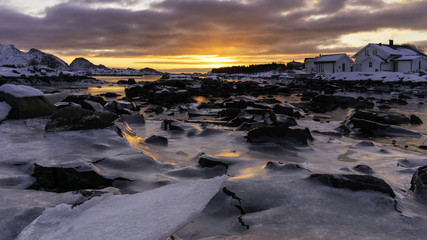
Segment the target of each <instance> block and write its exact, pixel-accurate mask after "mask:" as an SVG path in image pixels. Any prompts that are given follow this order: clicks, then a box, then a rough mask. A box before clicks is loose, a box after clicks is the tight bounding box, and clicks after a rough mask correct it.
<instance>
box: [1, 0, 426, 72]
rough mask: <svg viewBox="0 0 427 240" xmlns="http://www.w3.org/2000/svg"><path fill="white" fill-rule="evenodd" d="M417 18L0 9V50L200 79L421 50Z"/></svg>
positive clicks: (180, 4)
mask: <svg viewBox="0 0 427 240" xmlns="http://www.w3.org/2000/svg"><path fill="white" fill-rule="evenodd" d="M426 13H427V1H425V0H0V44H13V45H15V47H17V48H18V49H20V50H23V51H28V50H29V49H30V48H37V49H40V50H42V51H45V52H48V53H51V54H54V55H56V56H58V57H60V58H61V59H63V60H65V61H66V62H67V63H71V61H72V60H73V59H74V58H76V57H85V58H86V59H88V60H90V61H91V62H93V63H94V64H104V65H106V66H108V67H120V68H126V67H132V68H136V69H140V68H145V67H151V68H155V69H157V70H162V71H169V72H206V71H209V70H210V69H212V68H215V67H222V66H231V65H249V64H260V63H270V62H281V63H287V62H289V61H292V60H296V61H303V60H304V58H306V57H314V56H317V55H319V54H333V53H347V54H349V55H352V54H354V53H356V52H357V51H358V50H359V49H360V48H361V47H363V46H365V45H366V44H368V43H380V42H381V43H388V40H389V39H392V40H394V42H395V44H403V43H411V44H415V45H416V46H418V47H421V48H424V49H425V50H427V24H426V23H427V14H426Z"/></svg>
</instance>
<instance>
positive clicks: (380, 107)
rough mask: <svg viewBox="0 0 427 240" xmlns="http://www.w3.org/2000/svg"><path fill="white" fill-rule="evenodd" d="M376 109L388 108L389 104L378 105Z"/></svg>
mask: <svg viewBox="0 0 427 240" xmlns="http://www.w3.org/2000/svg"><path fill="white" fill-rule="evenodd" d="M378 109H380V110H388V109H391V107H390V106H388V105H384V104H383V105H379V106H378Z"/></svg>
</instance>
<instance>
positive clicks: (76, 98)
mask: <svg viewBox="0 0 427 240" xmlns="http://www.w3.org/2000/svg"><path fill="white" fill-rule="evenodd" d="M85 100H88V101H92V102H97V103H99V104H101V105H102V106H104V105H105V104H106V103H107V102H106V101H105V100H104V99H103V98H102V97H100V96H92V95H90V94H78V95H70V96H68V97H66V98H65V99H64V100H62V101H63V102H73V103H77V104H79V105H81V106H83V105H84V102H85Z"/></svg>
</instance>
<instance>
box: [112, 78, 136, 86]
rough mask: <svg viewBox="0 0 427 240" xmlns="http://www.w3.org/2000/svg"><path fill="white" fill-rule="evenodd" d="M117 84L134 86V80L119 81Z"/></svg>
mask: <svg viewBox="0 0 427 240" xmlns="http://www.w3.org/2000/svg"><path fill="white" fill-rule="evenodd" d="M117 84H129V85H132V84H136V81H135V79H134V78H129V79H128V80H119V81H117Z"/></svg>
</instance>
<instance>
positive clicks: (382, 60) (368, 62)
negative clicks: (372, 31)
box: [353, 40, 427, 72]
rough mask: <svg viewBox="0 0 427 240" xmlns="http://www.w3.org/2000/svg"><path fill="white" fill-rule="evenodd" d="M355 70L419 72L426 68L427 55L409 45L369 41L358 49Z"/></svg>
mask: <svg viewBox="0 0 427 240" xmlns="http://www.w3.org/2000/svg"><path fill="white" fill-rule="evenodd" d="M353 58H355V59H356V65H355V71H359V72H378V71H392V72H419V71H422V70H424V71H426V70H427V55H425V54H424V53H422V52H420V51H417V50H415V49H413V48H411V47H407V46H398V45H394V44H393V41H392V40H390V43H389V45H385V44H381V43H380V44H374V43H369V44H368V45H366V46H365V47H364V48H362V49H361V50H359V51H358V52H357V53H356V54H355V55H354V56H353Z"/></svg>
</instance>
